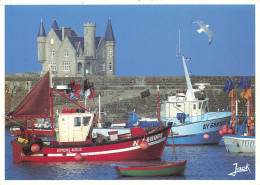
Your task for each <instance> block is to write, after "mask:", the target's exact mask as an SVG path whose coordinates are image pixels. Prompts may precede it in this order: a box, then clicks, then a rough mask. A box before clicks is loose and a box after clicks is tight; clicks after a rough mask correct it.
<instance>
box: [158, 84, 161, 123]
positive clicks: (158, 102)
mask: <svg viewBox="0 0 260 185" xmlns="http://www.w3.org/2000/svg"><path fill="white" fill-rule="evenodd" d="M157 99H158V109H159V110H158V111H159V123H160V128H161V109H160V107H161V105H160V94H159V85H157Z"/></svg>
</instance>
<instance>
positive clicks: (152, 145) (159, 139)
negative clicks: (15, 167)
mask: <svg viewBox="0 0 260 185" xmlns="http://www.w3.org/2000/svg"><path fill="white" fill-rule="evenodd" d="M169 132H170V127H165V128H163V129H160V130H157V131H155V132H153V133H151V134H147V135H142V136H138V137H134V138H130V139H124V140H120V141H114V142H107V143H97V144H95V143H90V144H77V145H76V144H74V145H56V144H54V145H53V146H52V145H47V146H46V145H45V146H43V147H42V148H41V150H40V151H39V152H35V153H32V152H30V153H25V152H24V150H23V149H22V145H21V144H20V143H19V142H18V141H17V140H13V141H12V147H13V160H14V162H16V163H21V162H67V161H127V160H152V159H159V158H161V156H162V153H163V149H164V147H165V144H166V140H167V137H168V134H169ZM142 141H146V142H147V143H148V145H149V147H148V149H142V148H141V146H140V144H141V142H142ZM76 155H78V156H79V157H76Z"/></svg>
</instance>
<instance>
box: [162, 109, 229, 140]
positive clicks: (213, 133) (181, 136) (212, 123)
mask: <svg viewBox="0 0 260 185" xmlns="http://www.w3.org/2000/svg"><path fill="white" fill-rule="evenodd" d="M207 114H208V113H206V114H205V116H204V119H201V120H199V121H194V120H193V121H192V122H189V123H184V124H180V125H173V126H172V134H171V135H170V136H169V138H168V139H167V145H172V144H173V142H174V144H175V145H210V144H218V143H219V141H220V139H221V138H222V136H221V135H219V130H221V129H222V127H223V125H228V124H229V120H230V116H229V115H228V114H223V113H221V112H220V113H215V114H214V116H211V117H210V116H208V117H207ZM210 114H211V115H212V113H210ZM173 123H174V122H173ZM205 134H207V135H208V136H209V138H207V139H205V138H204V135H205Z"/></svg>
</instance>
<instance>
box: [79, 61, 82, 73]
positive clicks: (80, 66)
mask: <svg viewBox="0 0 260 185" xmlns="http://www.w3.org/2000/svg"><path fill="white" fill-rule="evenodd" d="M78 73H82V63H81V62H79V63H78Z"/></svg>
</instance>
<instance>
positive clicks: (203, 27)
mask: <svg viewBox="0 0 260 185" xmlns="http://www.w3.org/2000/svg"><path fill="white" fill-rule="evenodd" d="M191 23H197V24H199V25H200V29H199V30H198V33H201V32H203V31H204V32H205V33H206V34H207V35H208V37H209V44H211V42H212V37H213V33H212V31H210V30H209V25H205V24H204V23H203V21H193V22H191Z"/></svg>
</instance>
